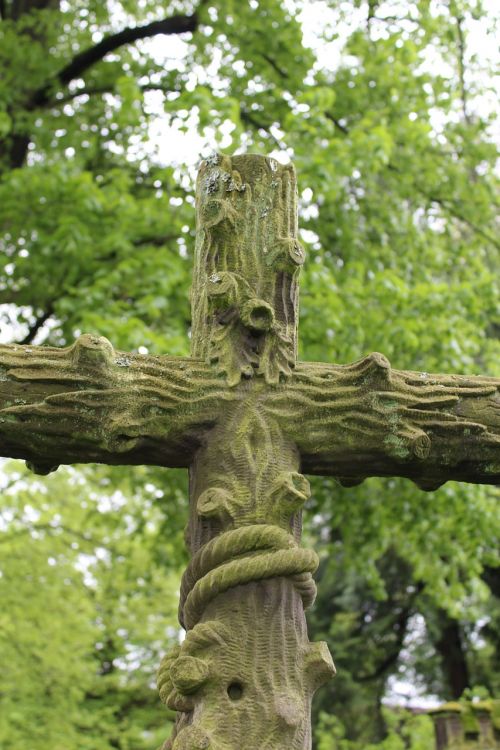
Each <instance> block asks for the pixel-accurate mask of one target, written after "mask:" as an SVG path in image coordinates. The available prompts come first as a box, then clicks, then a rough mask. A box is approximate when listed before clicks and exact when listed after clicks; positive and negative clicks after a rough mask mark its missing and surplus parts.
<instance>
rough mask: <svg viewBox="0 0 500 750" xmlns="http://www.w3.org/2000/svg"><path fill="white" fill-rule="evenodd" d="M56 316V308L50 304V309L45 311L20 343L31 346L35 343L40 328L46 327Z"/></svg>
mask: <svg viewBox="0 0 500 750" xmlns="http://www.w3.org/2000/svg"><path fill="white" fill-rule="evenodd" d="M53 314H54V308H53V307H52V305H51V304H50V305H49V307H48V309H47V310H45V312H43V313H42V314H41V315H40V316H39V317H38V318H37V319H36V320H35V321H34V323H33V324H32V325H31V326H30V327H29V330H28V333H27V334H26V336H25V337H24V338H23V339H22V341H20V344H31V343H32V342H33V339H34V338H35V336H36V335H37V333H38V331H39V330H40V328H41V327H42V326H43V325H45V323H46V322H47V321H48V320H49V318H50V317H52V315H53Z"/></svg>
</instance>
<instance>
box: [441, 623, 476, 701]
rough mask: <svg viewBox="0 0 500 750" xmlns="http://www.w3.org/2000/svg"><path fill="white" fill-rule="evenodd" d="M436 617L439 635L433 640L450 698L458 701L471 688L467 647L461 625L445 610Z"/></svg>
mask: <svg viewBox="0 0 500 750" xmlns="http://www.w3.org/2000/svg"><path fill="white" fill-rule="evenodd" d="M436 616H437V619H438V627H439V633H438V634H437V636H436V637H435V638H434V639H433V641H434V647H435V649H436V651H437V652H438V654H439V657H440V659H441V664H442V668H443V676H444V679H445V681H446V686H447V688H448V691H449V697H450V698H452V699H453V700H458V699H459V698H461V696H462V694H463V692H464V690H465V689H466V688H469V687H470V686H471V685H470V675H469V667H468V665H467V656H466V648H467V647H466V645H465V644H464V642H463V636H462V632H461V628H460V623H459V622H458V621H457V620H455V619H454V618H452V617H450V616H449V614H448V613H447V612H445V611H444V610H437V612H436Z"/></svg>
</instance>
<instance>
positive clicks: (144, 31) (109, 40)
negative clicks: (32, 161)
mask: <svg viewBox="0 0 500 750" xmlns="http://www.w3.org/2000/svg"><path fill="white" fill-rule="evenodd" d="M197 26H198V17H197V14H196V13H193V15H191V16H186V15H176V16H171V17H170V18H164V19H163V20H161V21H153V22H152V23H149V24H147V25H146V26H136V27H135V28H128V29H123V30H122V31H119V32H117V33H116V34H110V35H109V36H106V37H104V39H102V40H101V41H100V42H98V44H96V45H94V46H93V47H89V48H88V49H86V50H84V51H83V52H80V53H79V54H77V55H76V56H75V57H74V58H73V59H72V60H71V62H69V63H68V64H67V65H65V67H64V68H62V69H61V70H60V71H59V73H57V75H56V77H55V81H54V83H58V84H60V85H63V86H65V85H67V84H68V83H70V82H71V81H74V80H75V79H76V78H80V77H81V76H82V75H83V74H84V73H85V71H86V70H88V69H89V68H90V67H92V66H93V65H95V64H96V63H97V62H100V61H101V60H102V59H103V58H104V57H105V56H106V55H108V54H109V53H110V52H114V51H115V50H116V49H118V48H119V47H123V46H124V45H126V44H132V43H133V42H136V41H138V40H139V39H147V38H149V37H152V36H157V35H158V34H166V35H171V34H185V33H187V32H190V33H193V32H194V31H195V30H196V28H197ZM54 83H50V84H47V85H45V86H42V87H41V88H40V89H38V90H37V91H35V92H34V93H33V95H32V97H31V100H30V103H29V107H28V108H29V109H35V108H36V107H43V106H46V105H47V104H48V103H49V102H50V100H51V91H52V89H53V85H54Z"/></svg>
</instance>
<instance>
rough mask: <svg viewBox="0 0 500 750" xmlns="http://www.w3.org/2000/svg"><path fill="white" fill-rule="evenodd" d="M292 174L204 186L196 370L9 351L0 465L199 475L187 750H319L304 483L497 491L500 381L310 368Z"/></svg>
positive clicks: (223, 167) (231, 166) (176, 690)
mask: <svg viewBox="0 0 500 750" xmlns="http://www.w3.org/2000/svg"><path fill="white" fill-rule="evenodd" d="M296 192H297V191H296V181H295V173H294V170H293V167H292V166H290V165H288V166H281V165H280V164H278V163H277V162H276V161H275V160H273V159H270V158H265V157H262V156H252V155H248V156H235V157H228V156H214V157H212V158H210V159H207V160H206V161H205V162H204V163H203V164H202V166H201V169H200V173H199V177H198V183H197V239H196V251H195V267H194V278H193V286H192V292H191V296H192V318H193V327H192V356H191V357H187V358H177V357H169V356H143V355H139V354H126V353H123V352H117V351H115V350H114V349H113V347H112V345H111V344H110V343H109V341H107V340H106V339H104V338H100V337H98V336H91V335H84V336H81V337H80V338H79V339H78V340H77V341H76V343H75V344H74V345H73V346H70V347H69V348H66V349H57V348H52V347H33V346H15V345H11V346H2V347H0V453H1V455H3V456H10V457H14V458H23V459H25V460H26V461H27V462H28V465H30V467H31V468H33V470H34V471H36V472H40V473H48V472H49V471H51V470H53V469H54V468H56V467H57V466H58V465H59V464H69V463H82V462H83V463H87V462H94V461H95V462H100V463H107V464H150V465H157V466H165V467H185V468H188V469H189V477H190V517H189V523H188V526H187V530H186V538H187V543H188V545H189V548H190V552H191V561H190V563H189V566H188V568H187V570H186V572H185V574H184V576H183V580H182V585H181V602H180V622H181V623H182V624H183V625H184V626H185V628H186V630H187V635H186V639H185V641H184V642H183V643H182V645H180V646H178V647H177V648H175V649H174V651H173V652H172V653H170V654H169V655H167V656H166V657H165V658H164V659H163V661H162V665H161V667H160V671H159V677H158V684H159V689H160V696H161V698H162V700H163V701H164V702H165V703H166V704H167V705H168V706H170V707H171V708H173V709H175V710H176V711H177V712H178V714H177V720H176V725H175V728H174V734H173V737H172V738H171V739H170V740H169V741H167V743H166V744H165V748H173V750H202V749H203V748H211V750H236V749H237V748H245V750H307V749H308V748H310V747H311V726H310V705H311V698H312V695H313V693H314V691H315V690H316V688H317V687H319V686H320V685H321V684H322V683H323V682H325V681H326V680H327V679H328V678H329V677H331V676H332V675H333V674H334V666H333V663H332V660H331V657H330V654H329V652H328V648H327V647H326V644H324V643H314V644H312V643H309V640H308V638H307V631H306V623H305V617H304V608H305V607H307V606H309V605H310V604H311V603H312V602H313V600H314V595H315V585H314V581H313V578H312V574H313V573H314V570H315V568H316V566H317V557H316V555H315V554H314V552H312V551H309V550H306V549H303V548H301V547H300V535H301V512H302V506H303V505H304V503H305V502H306V500H307V499H308V496H309V492H310V490H309V483H308V481H307V479H306V477H305V476H304V474H322V475H329V476H334V477H336V478H337V479H338V480H339V481H340V482H341V483H342V484H343V485H346V486H351V485H355V484H358V483H359V482H362V481H363V479H364V478H365V477H369V476H400V477H408V478H410V479H412V480H413V481H414V482H416V483H417V484H418V485H419V486H420V487H421V488H423V489H426V490H430V489H435V488H437V487H438V486H439V485H441V484H442V483H443V482H446V481H447V480H450V479H455V480H460V481H466V482H476V483H489V484H498V483H500V380H498V379H494V378H488V377H482V376H474V377H468V376H458V375H430V374H427V373H424V372H422V373H419V372H407V371H398V370H393V369H392V368H391V365H390V363H389V362H388V360H387V359H386V358H385V357H384V356H383V355H382V354H377V353H375V354H369V355H368V356H366V357H364V358H363V359H360V360H359V361H357V362H355V363H354V364H350V365H333V364H323V363H313V362H297V361H296V357H297V314H298V275H299V271H300V267H301V265H302V264H303V262H304V251H303V249H302V247H301V246H300V244H299V241H298V239H297V209H296Z"/></svg>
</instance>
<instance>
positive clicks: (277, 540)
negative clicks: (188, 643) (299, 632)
mask: <svg viewBox="0 0 500 750" xmlns="http://www.w3.org/2000/svg"><path fill="white" fill-rule="evenodd" d="M317 567H318V556H317V555H316V553H315V552H314V551H313V550H307V549H302V548H300V547H299V546H298V545H297V543H296V541H295V539H294V538H293V537H292V536H290V534H288V533H287V532H286V531H284V530H283V529H280V528H279V527H277V526H271V525H265V524H255V525H252V526H243V527H241V528H238V529H234V530H232V531H226V532H224V533H223V534H220V535H219V536H217V537H215V538H214V539H212V540H210V541H209V542H207V544H205V545H204V546H203V547H202V548H201V549H200V550H198V552H197V553H196V554H195V555H194V557H193V558H192V560H191V562H190V563H189V566H188V568H187V569H186V572H185V573H184V575H183V578H182V584H181V596H180V605H179V619H180V621H181V623H182V625H183V626H184V627H185V628H186V629H187V630H190V629H191V628H193V627H194V626H195V625H196V623H198V622H199V620H200V619H201V616H202V614H203V611H204V609H205V607H206V606H207V604H208V603H209V602H210V601H211V600H212V599H214V598H215V597H216V596H217V595H218V594H220V593H222V592H223V591H227V590H228V589H230V588H234V587H235V586H239V585H241V584H244V583H250V582H252V581H260V580H265V579H269V578H277V577H287V578H290V580H291V581H292V582H293V583H294V586H295V588H296V589H297V591H298V592H299V593H300V595H301V597H302V601H303V604H304V607H305V608H307V607H310V606H311V604H312V603H313V602H314V599H315V596H316V584H315V583H314V580H313V578H312V573H313V572H314V571H315V570H316V568H317Z"/></svg>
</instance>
